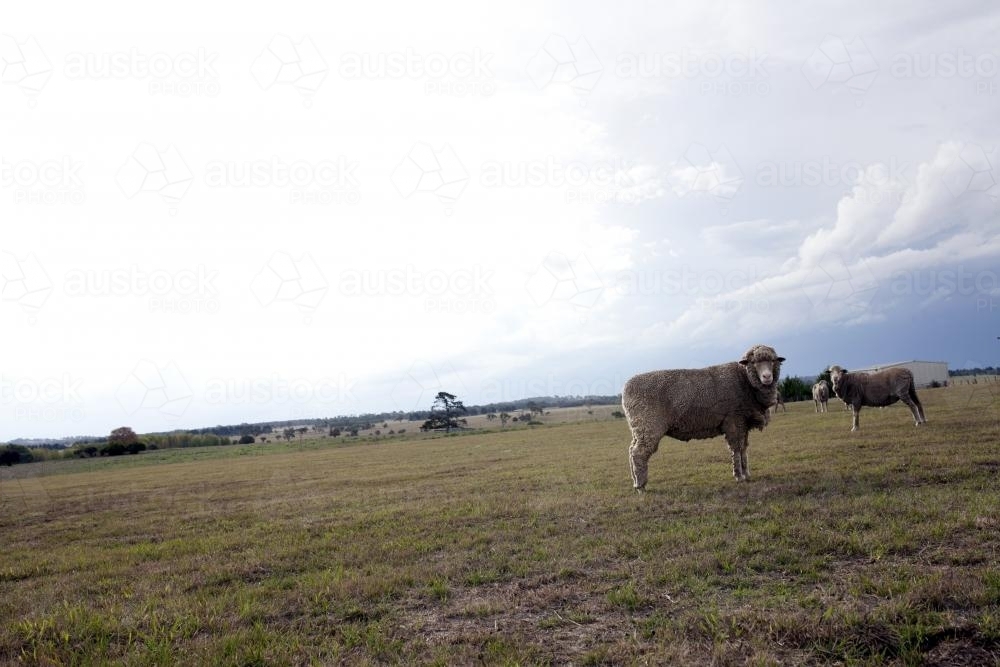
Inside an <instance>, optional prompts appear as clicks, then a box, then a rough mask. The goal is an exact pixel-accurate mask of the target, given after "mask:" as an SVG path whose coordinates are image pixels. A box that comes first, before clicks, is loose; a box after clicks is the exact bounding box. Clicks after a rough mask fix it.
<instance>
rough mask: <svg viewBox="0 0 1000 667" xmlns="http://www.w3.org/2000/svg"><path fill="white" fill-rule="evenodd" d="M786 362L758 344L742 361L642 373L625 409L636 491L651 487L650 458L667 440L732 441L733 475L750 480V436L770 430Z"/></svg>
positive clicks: (625, 393)
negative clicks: (752, 431)
mask: <svg viewBox="0 0 1000 667" xmlns="http://www.w3.org/2000/svg"><path fill="white" fill-rule="evenodd" d="M784 360H785V359H784V357H779V356H778V355H777V353H776V352H775V351H774V348H771V347H768V346H766V345H754V346H753V347H752V348H750V349H749V350H747V352H746V354H744V355H743V358H742V359H740V361H738V362H735V361H734V362H730V363H726V364H719V365H718V366H709V367H708V368H699V369H677V370H663V371H653V372H650V373H641V374H639V375H636V376H635V377H633V378H631V379H630V380H629V381H628V382H626V383H625V387H624V389H623V390H622V407H623V408H624V410H625V415H626V417H627V418H628V423H629V426H630V427H631V429H632V444H631V446H630V447H629V464H630V467H631V470H632V482H633V484H634V486H635V488H636V489H637V490H640V491H641V490H643V489H644V488H645V486H646V480H647V468H648V463H649V458H650V457H651V456H652V455H653V454H654V453H655V452H656V449H657V447H659V444H660V439H661V438H662V437H663V436H664V435H667V436H670V437H671V438H676V439H677V440H684V441H687V440H699V439H703V438H714V437H715V436H718V435H724V436H726V442H727V443H728V445H729V450H730V451H731V452H732V459H733V476H734V477H735V478H736V479H737V480H738V481H742V480H746V479H749V477H750V467H749V464H748V462H747V447H748V446H749V439H748V435H749V432H750V429H763V428H764V427H765V426H766V425H767V422H768V408H770V407H771V406H772V405H775V404H776V403H777V402H778V381H779V379H780V377H781V362H782V361H784ZM762 378H763V379H762Z"/></svg>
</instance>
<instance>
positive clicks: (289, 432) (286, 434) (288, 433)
mask: <svg viewBox="0 0 1000 667" xmlns="http://www.w3.org/2000/svg"><path fill="white" fill-rule="evenodd" d="M281 437H283V438H284V439H285V440H291V439H292V438H294V437H295V429H294V428H286V429H285V430H283V431H282V432H281Z"/></svg>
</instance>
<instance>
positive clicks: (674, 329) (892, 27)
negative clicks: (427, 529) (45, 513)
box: [0, 2, 1000, 441]
mask: <svg viewBox="0 0 1000 667" xmlns="http://www.w3.org/2000/svg"><path fill="white" fill-rule="evenodd" d="M474 4H475V3H461V2H454V3H451V2H449V3H420V4H419V6H415V5H413V4H412V3H389V4H384V3H380V4H375V3H367V4H366V3H351V4H350V5H344V4H341V3H336V4H334V3H283V4H282V5H281V6H280V7H274V6H272V5H261V6H260V7H258V8H256V9H254V10H252V11H244V12H241V13H234V12H231V11H229V10H226V9H224V8H214V7H212V6H206V5H204V4H203V3H199V4H198V5H195V4H193V3H183V2H181V3H172V4H171V7H170V11H169V12H164V11H163V9H162V8H159V7H157V6H154V5H151V6H150V7H149V8H148V9H145V10H143V9H137V8H136V7H135V6H134V5H132V4H128V5H126V4H124V3H120V4H119V3H110V4H107V5H104V6H103V7H102V8H101V9H100V10H99V11H95V8H94V7H93V6H87V7H81V6H76V5H67V6H65V7H64V8H63V9H62V10H60V11H53V10H52V9H51V8H43V7H34V6H31V5H30V4H27V3H23V4H21V5H19V6H17V7H11V8H8V9H7V10H5V19H6V20H5V21H4V25H3V27H2V35H3V36H2V38H0V39H2V42H0V67H2V69H3V85H2V86H0V137H2V140H0V230H2V233H0V288H2V299H0V318H2V319H0V322H2V326H0V340H2V342H3V350H4V352H5V354H4V355H3V362H2V364H0V441H2V440H9V439H13V438H16V437H39V438H40V437H62V436H72V435H101V434H106V433H108V432H109V431H110V430H111V429H113V428H115V427H118V426H122V425H129V426H131V427H133V428H135V429H136V430H137V431H139V432H151V431H162V430H169V429H173V428H198V427H205V426H212V425H216V424H232V423H240V422H257V421H270V420H288V419H300V418H301V419H304V418H315V417H326V416H334V415H341V414H356V413H362V412H381V411H391V410H404V411H408V410H414V409H426V408H427V407H429V406H430V403H431V401H432V399H433V396H434V394H436V393H437V392H438V391H441V390H446V391H449V392H451V393H455V394H457V395H458V396H459V397H460V398H462V399H464V400H465V402H466V403H467V404H477V403H486V402H495V401H503V400H513V399H518V398H524V397H529V396H538V395H582V394H616V393H618V392H619V391H620V389H621V386H622V384H623V383H624V382H625V380H627V379H628V378H629V377H630V376H631V375H633V374H635V373H637V372H641V371H646V370H652V369H656V368H671V367H673V368H678V367H699V366H704V365H709V364H714V363H722V362H726V361H732V360H735V359H738V358H739V357H740V356H741V355H742V353H743V351H744V350H746V349H747V348H748V347H750V346H751V345H754V344H757V343H766V344H769V345H771V346H773V347H775V348H776V349H777V350H778V352H779V353H780V354H782V356H785V357H786V358H787V362H786V363H785V365H784V367H783V370H784V372H785V374H786V375H814V374H816V373H819V372H820V371H821V370H822V369H823V368H825V367H827V366H829V365H830V364H834V363H837V364H840V365H842V366H846V367H848V368H850V367H852V366H855V367H858V366H867V365H872V364H879V363H888V362H894V361H900V360H908V359H925V360H934V361H947V362H948V363H949V365H950V367H952V368H963V367H970V366H984V365H998V362H1000V340H998V339H997V337H998V336H1000V262H998V259H1000V217H998V207H1000V150H998V149H1000V130H998V129H997V122H996V120H997V118H998V116H1000V103H998V101H1000V50H998V49H997V47H996V45H997V44H998V43H1000V41H998V39H997V38H998V32H1000V8H997V7H996V6H995V5H992V4H991V3H987V2H966V3H951V4H949V5H947V6H945V5H942V4H940V3H930V2H905V3H904V2H893V3H878V4H876V5H872V4H871V3H863V2H848V3H828V4H827V5H826V8H825V9H824V8H823V7H821V6H814V5H809V6H808V7H806V6H802V5H800V4H799V3H792V2H775V3H767V5H764V6H762V5H759V4H757V3H753V6H751V4H750V3H725V2H702V3H683V4H682V3H629V2H626V3H619V4H617V5H616V6H615V7H614V8H609V7H608V6H607V5H606V3H597V2H580V3H578V2H574V3H570V2H509V3H503V5H502V6H494V7H477V6H473V5H474ZM251 7H253V6H252V5H248V6H247V8H248V9H250V8H251ZM137 11H138V12H142V11H146V12H147V13H146V15H142V14H141V13H140V14H138V15H137V14H136V12H137Z"/></svg>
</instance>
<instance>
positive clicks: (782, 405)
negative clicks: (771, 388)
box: [771, 391, 788, 415]
mask: <svg viewBox="0 0 1000 667" xmlns="http://www.w3.org/2000/svg"><path fill="white" fill-rule="evenodd" d="M777 395H778V402H777V403H775V404H774V405H772V406H771V414H772V415H776V414H778V408H781V411H782V412H788V409H787V408H785V399H784V398H782V397H781V392H780V391H779V392H778V394H777Z"/></svg>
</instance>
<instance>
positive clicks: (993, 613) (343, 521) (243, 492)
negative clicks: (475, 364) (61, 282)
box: [0, 386, 1000, 665]
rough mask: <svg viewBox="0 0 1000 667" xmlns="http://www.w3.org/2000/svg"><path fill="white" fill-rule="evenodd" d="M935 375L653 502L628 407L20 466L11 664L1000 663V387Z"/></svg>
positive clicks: (755, 450) (9, 539) (668, 488)
mask: <svg viewBox="0 0 1000 667" xmlns="http://www.w3.org/2000/svg"><path fill="white" fill-rule="evenodd" d="M921 396H922V399H923V401H924V403H925V406H926V408H927V416H928V419H929V421H930V423H929V424H928V425H927V426H926V427H921V428H919V429H918V428H915V427H913V425H912V422H911V421H910V418H909V415H908V412H907V411H906V410H905V409H904V408H899V407H898V406H896V407H893V408H887V409H885V410H865V411H864V412H863V413H862V417H861V419H862V422H861V425H862V431H861V432H860V433H857V434H851V433H849V432H848V429H849V428H850V417H849V416H848V415H847V414H845V413H843V412H841V411H840V410H838V409H833V408H835V403H834V402H831V408H832V409H831V411H830V412H829V413H826V414H820V415H816V414H813V412H812V403H811V402H809V403H808V404H790V405H789V406H788V407H789V411H788V414H779V415H777V416H776V417H774V421H773V422H772V424H771V426H770V427H769V428H768V430H767V431H766V432H764V433H762V434H761V433H755V434H754V435H753V436H752V438H751V442H752V444H751V449H750V452H751V454H750V458H751V465H752V472H753V475H754V479H753V481H751V482H750V483H748V484H737V483H735V482H734V481H732V479H731V476H730V474H731V473H730V470H729V460H728V456H727V453H726V450H725V445H724V444H723V442H722V441H721V440H720V439H716V440H711V441H702V442H696V443H679V442H676V441H671V440H666V439H665V440H664V441H663V443H662V444H661V446H660V451H659V453H658V454H657V455H656V456H655V457H654V458H653V459H652V462H651V467H650V483H649V488H650V491H649V492H648V493H646V494H645V495H642V496H639V495H635V494H634V493H633V492H632V491H631V489H630V481H629V475H628V467H627V462H626V456H625V449H626V445H627V443H628V429H627V426H626V425H625V424H624V423H623V422H621V421H595V422H592V423H581V424H566V425H556V426H545V427H538V428H536V429H533V430H528V429H519V430H510V431H506V432H499V431H491V432H488V433H480V434H465V435H461V436H456V437H441V438H436V439H409V438H402V439H392V440H383V441H378V442H375V443H370V442H357V443H350V444H345V443H330V442H328V441H324V440H316V441H310V442H303V443H291V444H288V445H268V446H251V447H220V448H212V449H206V450H198V451H196V450H175V451H158V452H151V453H147V454H141V455H138V456H133V457H123V458H121V459H117V460H107V459H103V460H90V461H71V462H54V463H51V464H45V465H38V466H35V465H29V466H21V467H15V468H14V469H11V470H7V469H4V470H3V471H2V475H3V476H2V478H0V534H2V535H3V544H4V548H3V550H2V552H0V618H2V619H4V620H5V622H4V623H3V624H0V661H3V662H16V661H19V660H20V661H25V662H28V663H39V664H100V663H108V662H114V663H122V664H137V665H138V664H141V665H146V664H177V663H183V664H234V665H235V664H239V665H253V664H330V663H340V662H345V663H352V664H378V663H407V664H412V663H437V664H469V663H487V664H539V663H553V664H563V663H573V664H623V663H624V664H630V663H639V664H641V663H656V664H664V663H673V664H699V665H700V664H707V663H715V664H746V663H752V664H770V663H775V662H781V663H795V664H800V663H817V664H818V663H844V664H878V663H906V664H920V663H922V662H930V663H935V664H977V665H978V664H993V663H995V662H996V661H997V659H998V656H1000V570H998V568H997V555H998V553H997V552H998V547H1000V513H998V507H1000V502H998V501H1000V487H998V483H997V473H998V472H1000V450H998V443H1000V400H998V399H997V397H996V396H995V395H994V394H992V393H989V392H984V391H982V390H981V388H980V389H976V388H974V387H971V386H970V387H955V388H948V389H941V390H925V391H923V392H921ZM836 407H839V405H838V406H836ZM56 473H58V474H56Z"/></svg>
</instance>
